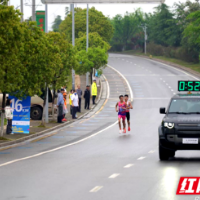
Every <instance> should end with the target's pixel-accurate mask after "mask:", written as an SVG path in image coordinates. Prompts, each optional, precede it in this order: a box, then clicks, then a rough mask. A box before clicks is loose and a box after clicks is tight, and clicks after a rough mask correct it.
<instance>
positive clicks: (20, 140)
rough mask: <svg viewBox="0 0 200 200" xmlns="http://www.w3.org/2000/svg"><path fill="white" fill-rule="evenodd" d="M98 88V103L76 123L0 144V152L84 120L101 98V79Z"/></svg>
mask: <svg viewBox="0 0 200 200" xmlns="http://www.w3.org/2000/svg"><path fill="white" fill-rule="evenodd" d="M100 86H101V89H100V94H99V98H98V101H97V103H96V105H93V106H92V108H91V109H90V110H89V111H88V112H86V113H84V114H83V115H81V116H80V117H78V119H77V120H76V121H70V122H66V123H64V124H60V125H57V126H55V127H53V128H49V129H48V130H44V131H41V132H38V133H35V134H33V135H29V136H25V137H22V138H20V139H17V140H14V141H9V142H4V143H2V144H0V151H1V150H4V148H7V149H9V148H13V147H15V146H18V145H20V143H23V142H25V141H31V140H32V139H35V138H37V137H40V136H44V135H45V136H46V137H48V136H51V135H52V131H55V130H57V129H58V130H59V129H60V128H64V127H68V126H69V125H70V124H72V123H74V122H77V121H79V120H80V119H82V118H84V117H85V116H86V115H87V114H89V113H90V112H92V111H93V110H94V108H95V107H96V106H97V105H98V103H99V102H100V100H101V96H102V79H101V78H100ZM13 145H14V146H13ZM2 147H4V148H3V149H1V148H2Z"/></svg>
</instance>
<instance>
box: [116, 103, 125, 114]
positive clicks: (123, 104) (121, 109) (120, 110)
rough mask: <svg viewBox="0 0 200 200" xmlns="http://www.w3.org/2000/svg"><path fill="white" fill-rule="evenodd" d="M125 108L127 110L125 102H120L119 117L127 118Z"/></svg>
mask: <svg viewBox="0 0 200 200" xmlns="http://www.w3.org/2000/svg"><path fill="white" fill-rule="evenodd" d="M123 107H124V108H126V103H125V102H123V103H121V102H119V103H118V108H119V112H118V115H122V116H123V115H124V116H126V109H123Z"/></svg>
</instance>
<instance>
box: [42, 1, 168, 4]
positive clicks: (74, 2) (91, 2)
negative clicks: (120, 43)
mask: <svg viewBox="0 0 200 200" xmlns="http://www.w3.org/2000/svg"><path fill="white" fill-rule="evenodd" d="M164 2H165V0H42V3H44V4H59V3H69V4H76V3H84V4H85V3H87V4H93V3H164Z"/></svg>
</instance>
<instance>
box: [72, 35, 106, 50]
mask: <svg viewBox="0 0 200 200" xmlns="http://www.w3.org/2000/svg"><path fill="white" fill-rule="evenodd" d="M86 41H87V38H86V35H83V36H82V37H79V38H77V39H76V42H75V43H76V48H77V50H78V51H81V50H85V49H86ZM89 47H99V48H101V49H104V50H105V51H106V52H107V51H108V50H109V49H110V45H109V44H108V43H107V42H105V41H104V40H103V38H101V36H100V35H99V34H98V33H95V32H94V33H89Z"/></svg>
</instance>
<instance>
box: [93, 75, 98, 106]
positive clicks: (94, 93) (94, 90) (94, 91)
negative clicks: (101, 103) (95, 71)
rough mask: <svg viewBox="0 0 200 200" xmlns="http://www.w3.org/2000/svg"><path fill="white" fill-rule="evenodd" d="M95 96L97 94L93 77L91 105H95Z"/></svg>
mask: <svg viewBox="0 0 200 200" xmlns="http://www.w3.org/2000/svg"><path fill="white" fill-rule="evenodd" d="M96 96H97V84H96V79H94V80H93V83H92V102H93V105H95V99H96Z"/></svg>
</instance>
